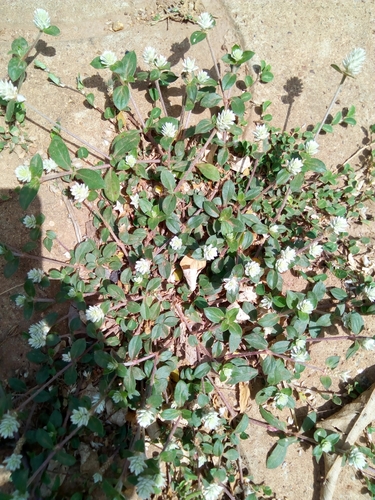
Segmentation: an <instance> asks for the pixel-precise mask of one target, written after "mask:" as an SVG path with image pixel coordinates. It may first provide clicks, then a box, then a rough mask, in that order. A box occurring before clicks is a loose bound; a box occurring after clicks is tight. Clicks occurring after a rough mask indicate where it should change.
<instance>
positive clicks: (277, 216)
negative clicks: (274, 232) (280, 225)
mask: <svg viewBox="0 0 375 500" xmlns="http://www.w3.org/2000/svg"><path fill="white" fill-rule="evenodd" d="M289 195H290V186H288V189H287V190H286V192H285V196H284V199H283V202H282V204H281V206H280V208H279V210H278V212H277V214H276V215H275V217H274V218H273V219H272V220H271V224H275V223H276V222H277V221H278V219H279V217H280V215H281V213H282V211H283V210H284V207H285V205H286V202H287V201H288V196H289Z"/></svg>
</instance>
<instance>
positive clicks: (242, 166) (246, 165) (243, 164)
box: [231, 156, 251, 176]
mask: <svg viewBox="0 0 375 500" xmlns="http://www.w3.org/2000/svg"><path fill="white" fill-rule="evenodd" d="M250 165H251V161H250V158H249V157H248V156H245V157H244V158H240V159H239V160H238V161H236V163H233V165H232V166H231V170H234V171H235V172H238V173H240V174H242V175H243V176H245V175H249V173H250Z"/></svg>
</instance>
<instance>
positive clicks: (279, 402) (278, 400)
mask: <svg viewBox="0 0 375 500" xmlns="http://www.w3.org/2000/svg"><path fill="white" fill-rule="evenodd" d="M288 400H289V398H288V395H287V394H285V393H284V392H278V393H277V394H276V396H275V397H274V402H275V406H276V407H277V408H278V409H279V410H281V409H283V408H284V407H285V406H286V405H287V404H288Z"/></svg>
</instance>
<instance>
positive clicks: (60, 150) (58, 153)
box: [48, 135, 72, 170]
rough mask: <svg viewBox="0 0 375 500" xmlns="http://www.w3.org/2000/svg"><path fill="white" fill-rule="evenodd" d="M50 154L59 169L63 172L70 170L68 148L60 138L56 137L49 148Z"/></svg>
mask: <svg viewBox="0 0 375 500" xmlns="http://www.w3.org/2000/svg"><path fill="white" fill-rule="evenodd" d="M48 153H49V155H50V157H51V158H52V160H54V161H55V162H56V163H57V164H58V166H59V167H61V168H62V169H63V170H70V167H71V164H72V162H71V160H70V156H69V151H68V148H67V147H66V145H65V143H64V141H63V140H62V139H61V137H60V136H58V135H55V136H54V137H53V139H52V141H51V144H50V145H49V148H48Z"/></svg>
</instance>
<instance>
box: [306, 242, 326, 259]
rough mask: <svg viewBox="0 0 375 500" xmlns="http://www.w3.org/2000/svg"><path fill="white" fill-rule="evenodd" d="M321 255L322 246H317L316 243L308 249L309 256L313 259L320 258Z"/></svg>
mask: <svg viewBox="0 0 375 500" xmlns="http://www.w3.org/2000/svg"><path fill="white" fill-rule="evenodd" d="M322 253H323V247H322V245H318V243H316V242H315V243H313V244H312V245H311V247H310V248H309V254H310V255H311V256H312V257H314V259H317V258H318V257H320V256H321V255H322Z"/></svg>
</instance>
